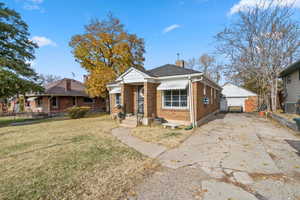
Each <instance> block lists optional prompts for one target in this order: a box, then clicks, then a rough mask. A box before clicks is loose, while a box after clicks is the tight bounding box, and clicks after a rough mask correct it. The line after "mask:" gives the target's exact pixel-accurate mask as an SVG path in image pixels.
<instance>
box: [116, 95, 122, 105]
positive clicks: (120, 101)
mask: <svg viewBox="0 0 300 200" xmlns="http://www.w3.org/2000/svg"><path fill="white" fill-rule="evenodd" d="M117 96H119V103H117ZM121 98H122V96H121V94H120V93H117V94H115V105H116V106H117V105H121V103H122V99H121Z"/></svg>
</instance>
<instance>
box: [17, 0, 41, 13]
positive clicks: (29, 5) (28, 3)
mask: <svg viewBox="0 0 300 200" xmlns="http://www.w3.org/2000/svg"><path fill="white" fill-rule="evenodd" d="M21 1H22V2H23V8H24V9H25V10H40V11H42V12H43V11H44V9H43V8H42V7H41V4H42V3H43V2H44V0H21Z"/></svg>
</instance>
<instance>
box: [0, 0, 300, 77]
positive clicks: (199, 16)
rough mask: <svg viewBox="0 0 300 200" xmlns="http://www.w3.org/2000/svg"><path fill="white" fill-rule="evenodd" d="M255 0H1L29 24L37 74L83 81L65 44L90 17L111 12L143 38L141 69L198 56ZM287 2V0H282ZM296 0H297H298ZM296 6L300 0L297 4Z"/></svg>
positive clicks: (212, 45)
mask: <svg viewBox="0 0 300 200" xmlns="http://www.w3.org/2000/svg"><path fill="white" fill-rule="evenodd" d="M254 1H256V0H157V1H154V0H152V1H150V0H127V1H125V0H85V1H84V0H4V3H6V5H7V6H8V7H10V8H13V9H15V10H16V11H17V12H19V13H20V14H21V15H22V18H23V19H24V20H25V21H26V23H27V24H28V25H29V28H30V33H31V38H33V39H34V40H36V41H38V42H39V44H40V48H39V49H37V50H36V60H35V61H34V62H33V67H34V68H35V69H36V71H37V72H38V73H43V74H54V75H59V76H62V77H70V78H71V77H72V72H74V73H75V75H76V77H75V78H76V79H78V80H82V76H83V74H84V73H85V71H84V70H83V69H82V68H81V67H80V65H79V64H78V63H76V62H75V60H74V57H73V55H72V54H71V48H70V47H69V45H68V43H69V41H70V39H71V37H72V36H73V35H75V34H80V33H83V31H84V28H83V27H84V25H86V24H88V23H89V22H90V20H91V19H93V18H99V19H103V18H105V17H106V15H107V13H108V12H109V11H111V12H112V13H113V14H114V15H115V16H116V17H118V18H119V19H120V20H121V22H122V23H123V24H124V25H125V28H126V30H128V31H129V32H130V33H135V34H137V35H138V36H139V37H142V38H144V40H145V47H146V54H145V58H146V61H145V68H146V69H151V68H153V67H157V66H161V65H163V64H166V63H174V62H175V60H176V53H180V55H181V58H182V59H189V58H192V57H199V56H200V55H201V54H202V53H211V52H213V50H214V43H213V41H214V40H213V36H214V35H215V34H216V33H218V32H219V31H221V30H222V29H223V28H224V27H225V25H227V24H228V23H229V21H230V19H231V18H232V17H233V16H234V13H235V12H236V10H238V9H240V7H241V5H243V4H245V5H251V3H253V2H254ZM286 1H290V0H286ZM297 2H298V1H297ZM297 4H298V3H297ZM299 5H300V4H299Z"/></svg>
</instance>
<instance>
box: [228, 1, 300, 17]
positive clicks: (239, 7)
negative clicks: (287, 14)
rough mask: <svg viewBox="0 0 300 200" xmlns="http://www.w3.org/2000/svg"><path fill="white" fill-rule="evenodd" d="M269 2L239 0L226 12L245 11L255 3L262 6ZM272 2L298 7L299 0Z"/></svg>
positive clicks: (230, 13)
mask: <svg viewBox="0 0 300 200" xmlns="http://www.w3.org/2000/svg"><path fill="white" fill-rule="evenodd" d="M271 2H272V0H265V1H262V0H240V1H239V2H238V3H237V4H235V5H233V7H232V8H231V9H230V11H229V13H228V14H229V15H233V14H236V13H238V12H239V11H247V10H249V9H251V8H254V7H255V6H257V5H258V6H260V7H261V8H264V7H267V5H270V3H271ZM273 4H274V5H279V6H291V5H293V6H294V7H295V8H300V0H274V2H273Z"/></svg>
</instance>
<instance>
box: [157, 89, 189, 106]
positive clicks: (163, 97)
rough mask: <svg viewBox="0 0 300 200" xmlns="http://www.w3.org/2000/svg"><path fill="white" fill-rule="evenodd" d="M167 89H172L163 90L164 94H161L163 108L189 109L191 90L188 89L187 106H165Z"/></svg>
mask: <svg viewBox="0 0 300 200" xmlns="http://www.w3.org/2000/svg"><path fill="white" fill-rule="evenodd" d="M165 91H170V90H161V92H162V95H161V98H162V101H161V102H162V109H166V110H188V109H189V98H190V95H189V92H188V90H186V91H187V106H186V107H173V106H165Z"/></svg>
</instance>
